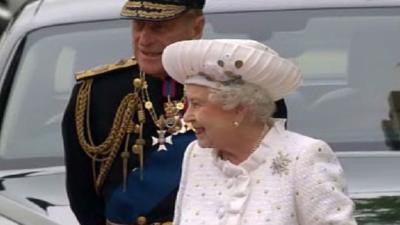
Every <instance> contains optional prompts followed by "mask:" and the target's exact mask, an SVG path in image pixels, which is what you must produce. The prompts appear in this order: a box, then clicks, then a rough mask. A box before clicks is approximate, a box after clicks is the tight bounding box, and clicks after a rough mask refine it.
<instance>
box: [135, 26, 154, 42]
mask: <svg viewBox="0 0 400 225" xmlns="http://www.w3.org/2000/svg"><path fill="white" fill-rule="evenodd" d="M140 37H141V38H140V43H139V44H140V45H149V44H151V43H152V42H153V40H154V38H155V34H154V32H153V31H152V29H151V28H150V27H149V26H144V27H143V30H142V31H141V35H140Z"/></svg>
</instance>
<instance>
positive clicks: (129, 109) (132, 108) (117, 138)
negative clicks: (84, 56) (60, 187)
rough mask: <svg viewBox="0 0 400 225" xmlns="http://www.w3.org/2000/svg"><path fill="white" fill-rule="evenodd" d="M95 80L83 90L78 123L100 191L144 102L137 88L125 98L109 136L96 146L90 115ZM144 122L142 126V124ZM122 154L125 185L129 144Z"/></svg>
mask: <svg viewBox="0 0 400 225" xmlns="http://www.w3.org/2000/svg"><path fill="white" fill-rule="evenodd" d="M92 83H93V79H88V80H84V81H83V83H82V85H81V87H80V89H79V92H78V96H77V99H76V107H75V124H76V130H77V135H78V140H79V144H80V145H81V146H82V148H83V150H84V152H85V153H86V154H87V155H88V156H89V157H90V158H91V159H92V162H93V164H92V168H93V178H94V184H95V189H96V191H97V193H100V190H101V188H102V186H103V184H104V180H105V178H106V177H107V175H108V172H109V170H110V168H111V166H112V163H113V161H114V159H115V157H116V156H117V154H118V150H119V149H120V147H121V144H122V141H123V139H124V136H125V135H126V136H127V137H126V141H127V142H128V141H129V136H130V134H132V133H133V132H134V130H135V124H134V122H133V120H132V119H133V117H134V115H135V112H137V113H138V117H140V114H141V113H140V110H137V109H138V105H139V104H140V98H139V97H138V94H137V92H136V91H135V92H134V93H129V94H128V95H126V96H125V97H124V99H123V100H122V101H121V103H120V105H119V107H118V110H117V112H116V114H115V117H114V121H113V124H112V127H111V130H110V132H109V134H108V136H107V138H106V139H105V141H104V142H103V143H101V144H99V145H95V144H94V142H93V138H92V134H91V130H90V118H89V115H90V95H91V87H92ZM142 111H143V110H142ZM85 120H86V123H85ZM140 122H142V123H144V121H139V124H140ZM141 125H142V124H141ZM141 125H139V126H140V127H142V126H141ZM85 127H86V129H85ZM141 132H142V130H140V133H141ZM126 146H127V145H126ZM121 157H122V159H123V162H124V186H125V184H126V176H127V174H126V171H127V168H126V167H127V160H128V158H129V152H128V150H127V147H125V150H124V151H123V152H122V153H121ZM96 163H100V168H99V174H98V175H97V174H96Z"/></svg>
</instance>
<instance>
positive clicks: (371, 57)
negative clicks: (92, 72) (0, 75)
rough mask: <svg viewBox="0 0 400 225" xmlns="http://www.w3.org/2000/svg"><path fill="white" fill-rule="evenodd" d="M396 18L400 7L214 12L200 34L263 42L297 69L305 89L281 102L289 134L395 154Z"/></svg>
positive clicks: (399, 53)
mask: <svg viewBox="0 0 400 225" xmlns="http://www.w3.org/2000/svg"><path fill="white" fill-rule="evenodd" d="M399 15H400V9H399V8H382V9H346V10H343V9H329V10H321V9H318V10H292V11H275V12H248V13H236V14H224V15H218V14H215V15H210V16H208V17H207V21H208V24H207V27H206V36H207V37H209V38H224V37H232V38H252V39H257V40H261V41H263V42H264V43H266V44H268V45H270V46H271V47H273V48H274V49H277V50H278V52H280V53H281V55H283V56H284V57H289V58H291V59H292V60H293V61H294V62H295V63H296V64H298V65H299V66H300V68H301V70H302V72H303V75H304V83H303V86H302V87H301V88H300V90H299V91H297V92H295V93H294V94H292V95H291V96H289V97H288V98H286V102H287V105H288V114H289V121H288V126H289V129H291V130H294V131H298V132H301V133H303V134H306V135H310V136H313V137H317V138H321V139H324V140H326V141H327V142H329V144H330V145H331V146H332V147H333V148H334V150H335V151H372V150H373V151H380V150H382V151H384V150H400V138H399V131H400V117H399V111H400V110H399V108H400V107H399V103H400V99H399V94H398V92H399V91H400V45H399V40H400V16H399ZM396 105H397V106H396Z"/></svg>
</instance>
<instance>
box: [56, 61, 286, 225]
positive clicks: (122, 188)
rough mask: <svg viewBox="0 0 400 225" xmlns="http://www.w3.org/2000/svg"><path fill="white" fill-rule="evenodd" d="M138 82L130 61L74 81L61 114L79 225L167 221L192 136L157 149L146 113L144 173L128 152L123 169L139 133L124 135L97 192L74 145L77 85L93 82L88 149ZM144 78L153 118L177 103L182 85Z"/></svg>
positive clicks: (280, 106)
mask: <svg viewBox="0 0 400 225" xmlns="http://www.w3.org/2000/svg"><path fill="white" fill-rule="evenodd" d="M138 77H139V68H138V65H137V63H136V61H135V59H129V60H123V61H120V62H118V63H115V64H110V65H105V66H102V67H99V68H95V69H92V70H88V71H84V72H82V73H79V74H78V76H77V80H78V82H77V84H76V85H75V87H74V89H73V92H72V95H71V98H70V101H69V104H68V106H67V108H66V111H65V115H64V119H63V123H62V134H63V139H64V150H65V164H66V171H67V172H66V181H67V193H68V197H69V201H70V205H71V209H72V210H73V212H74V213H75V215H76V216H77V218H78V220H79V222H80V223H81V224H82V225H99V224H102V225H103V224H105V221H106V220H108V221H111V222H113V223H118V224H136V221H137V219H138V217H145V218H146V220H147V223H148V224H151V223H154V222H165V221H172V218H173V212H174V202H175V197H176V194H177V189H178V185H179V180H180V173H181V163H182V159H183V153H184V150H185V149H186V146H187V145H188V144H189V143H190V142H191V141H193V140H194V138H195V136H194V134H193V133H192V132H191V131H188V132H185V133H179V134H176V135H172V136H170V137H171V139H172V143H173V144H169V143H167V144H165V146H166V148H167V150H166V151H165V150H162V149H161V150H160V148H159V145H157V144H154V142H153V140H152V139H154V138H152V137H158V133H157V127H156V126H155V124H154V121H152V118H151V115H150V114H149V113H148V112H147V111H146V110H145V111H146V114H145V118H146V122H145V123H144V128H143V138H144V139H145V142H146V143H145V145H144V156H143V159H144V164H143V170H141V167H140V157H139V155H137V154H135V153H133V152H132V151H130V152H129V159H128V161H127V164H124V162H123V160H122V158H121V153H122V152H123V151H124V149H125V146H128V149H131V148H132V146H133V145H134V144H135V140H136V139H137V138H138V134H136V133H132V134H129V135H124V136H123V140H122V144H121V145H120V146H119V148H118V152H117V154H116V155H115V157H114V159H113V160H111V161H112V163H111V164H110V165H111V166H110V168H109V170H108V171H107V173H106V174H105V176H104V177H105V179H104V184H102V185H98V186H97V192H96V184H95V182H96V181H95V178H96V177H98V176H99V173H100V171H99V169H100V165H101V163H100V162H97V163H96V164H95V165H96V166H94V167H93V165H94V163H93V160H92V158H91V157H89V155H90V154H87V153H86V152H85V151H84V149H83V147H82V145H81V143H80V142H79V140H78V133H77V127H79V125H77V124H78V123H77V115H79V114H77V113H76V112H77V110H78V109H77V107H76V106H77V96H78V95H79V94H78V93H79V91H80V89H82V86H83V85H85V84H87V83H88V82H92V84H91V86H90V89H87V90H88V91H87V92H88V98H87V99H88V100H87V107H86V108H85V109H86V111H85V112H86V113H85V114H84V115H85V117H84V119H83V121H84V130H85V139H86V140H89V139H90V138H89V137H88V136H89V134H90V136H91V137H92V139H93V140H92V141H93V143H92V144H93V145H95V146H96V145H97V146H98V145H100V144H102V143H103V142H104V141H105V140H106V139H107V137H108V136H109V135H110V130H111V127H112V125H113V121H114V119H115V116H116V112H117V109H118V107H120V104H121V101H122V99H123V98H124V97H125V96H127V95H128V94H130V93H133V92H134V85H133V81H134V79H135V78H138ZM145 79H146V82H147V84H148V93H149V97H150V99H151V101H152V103H153V106H154V109H155V111H156V113H157V115H161V114H163V113H164V109H163V104H164V102H166V101H167V96H168V95H169V96H170V97H171V100H179V99H182V95H183V88H182V86H181V85H179V84H178V83H176V82H174V81H173V80H171V79H170V78H166V79H165V80H160V79H157V78H154V77H152V76H146V78H145ZM78 108H79V107H78ZM275 117H280V118H286V106H285V104H284V102H283V100H281V101H278V102H277V113H276V114H275ZM127 136H129V138H128V140H127ZM126 141H128V143H126ZM153 144H154V145H153ZM93 168H94V170H93ZM125 172H126V176H124V173H125ZM94 174H95V175H94Z"/></svg>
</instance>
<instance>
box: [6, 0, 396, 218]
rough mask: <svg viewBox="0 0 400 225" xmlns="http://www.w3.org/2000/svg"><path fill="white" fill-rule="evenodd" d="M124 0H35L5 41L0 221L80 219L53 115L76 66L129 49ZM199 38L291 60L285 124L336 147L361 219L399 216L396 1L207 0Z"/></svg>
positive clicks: (124, 53)
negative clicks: (297, 74)
mask: <svg viewBox="0 0 400 225" xmlns="http://www.w3.org/2000/svg"><path fill="white" fill-rule="evenodd" d="M124 1H125V0H84V1H82V0H36V1H35V0H33V1H30V3H28V4H27V5H26V6H25V7H24V8H23V10H21V11H20V12H19V14H18V16H17V17H16V18H15V19H14V20H13V21H11V23H10V26H9V27H8V29H7V30H6V31H5V33H4V34H3V37H2V39H1V42H0V123H1V129H0V224H1V225H10V224H12V225H15V224H18V225H19V224H23V225H25V224H27V225H50V224H62V225H75V224H78V223H77V222H76V220H75V218H74V216H73V214H72V212H71V211H70V209H69V207H68V200H67V197H66V193H65V188H64V179H65V176H64V167H63V148H62V138H61V128H60V123H61V119H62V116H63V111H64V108H65V106H66V103H67V101H68V99H69V94H70V92H71V89H72V86H73V85H74V82H75V81H74V75H73V74H74V72H77V71H80V70H83V69H87V68H91V67H94V66H97V65H101V64H105V63H110V62H115V61H117V60H118V59H121V58H127V57H130V56H131V54H132V50H131V40H130V36H131V31H130V21H129V20H126V19H121V18H120V15H119V13H120V9H121V7H122V5H123V3H124ZM207 1H208V2H207V3H206V8H205V12H206V22H207V24H206V27H205V38H250V39H256V40H259V41H262V42H265V43H267V44H268V45H270V46H271V47H273V48H274V49H277V50H278V51H279V52H280V53H281V54H282V55H283V56H285V57H289V58H291V59H292V60H293V61H294V62H295V63H296V64H298V65H299V66H300V67H301V69H302V71H303V74H304V78H305V81H304V84H303V86H302V87H301V88H300V90H299V91H297V92H296V93H294V94H292V95H291V96H289V97H288V98H286V99H285V101H286V103H287V106H288V112H289V113H288V114H289V121H288V128H289V129H291V130H295V131H297V132H300V133H303V134H307V135H310V136H313V137H317V138H321V139H323V140H325V141H327V142H328V143H329V144H330V145H331V146H332V147H333V149H334V150H335V151H336V152H337V154H338V156H339V158H340V161H341V163H342V165H343V167H344V170H345V174H346V175H347V179H348V185H349V193H350V195H351V196H352V197H353V198H354V199H355V200H356V203H357V211H356V216H357V220H358V221H359V222H360V224H380V225H383V224H385V225H389V224H400V212H399V210H398V209H399V208H400V198H399V196H400V179H399V175H398V174H399V172H398V171H400V151H399V150H400V115H399V114H400V94H399V93H400V44H399V40H400V1H398V0H380V1H371V0H331V1H327V0H313V1H308V0H269V1H265V0H251V1H242V0H207Z"/></svg>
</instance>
